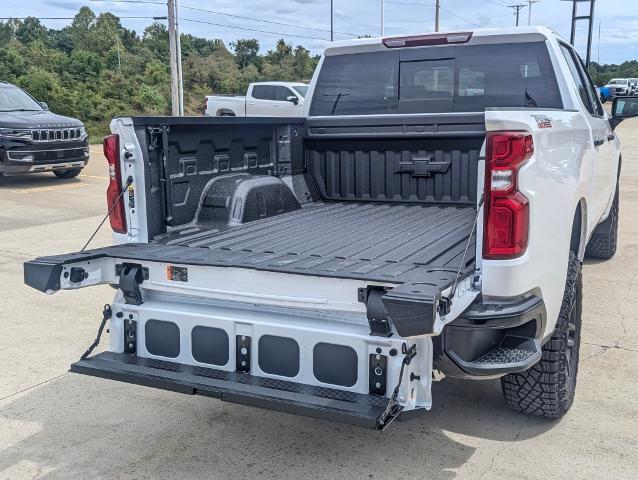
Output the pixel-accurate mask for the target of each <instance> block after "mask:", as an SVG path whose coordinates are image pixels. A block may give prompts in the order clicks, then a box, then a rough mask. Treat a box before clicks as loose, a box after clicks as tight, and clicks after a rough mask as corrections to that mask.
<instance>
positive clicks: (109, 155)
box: [102, 135, 126, 233]
mask: <svg viewBox="0 0 638 480" xmlns="http://www.w3.org/2000/svg"><path fill="white" fill-rule="evenodd" d="M102 146H103V148H104V156H105V157H106V161H107V162H108V163H109V186H108V188H107V189H106V206H107V208H108V211H109V220H110V222H111V228H112V229H113V231H114V232H117V233H126V217H125V216H124V202H123V201H122V198H121V197H122V173H121V171H120V137H119V135H108V136H106V137H104V142H103V144H102Z"/></svg>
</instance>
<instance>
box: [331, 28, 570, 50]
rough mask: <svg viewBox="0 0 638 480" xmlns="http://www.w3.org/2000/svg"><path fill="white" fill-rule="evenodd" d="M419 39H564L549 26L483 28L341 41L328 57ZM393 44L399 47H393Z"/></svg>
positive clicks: (459, 41)
mask: <svg viewBox="0 0 638 480" xmlns="http://www.w3.org/2000/svg"><path fill="white" fill-rule="evenodd" d="M446 37H448V38H449V40H446ZM419 39H422V40H426V41H427V40H430V41H432V40H433V41H434V42H433V43H430V45H461V44H468V45H478V44H485V43H508V42H535V41H544V40H552V39H556V40H562V37H560V35H558V34H557V33H556V32H554V31H553V30H552V29H550V28H548V27H508V28H479V29H475V30H464V31H449V32H421V33H414V34H406V35H392V36H386V37H376V38H357V39H353V40H340V41H337V42H333V43H331V44H330V45H329V46H328V47H326V49H325V52H324V54H325V55H326V56H330V55H344V54H348V53H361V52H374V51H379V50H386V49H388V48H401V47H410V46H412V45H409V44H408V45H405V44H404V45H401V42H402V41H404V40H419ZM437 40H439V42H438V43H435V42H436V41H437ZM393 42H394V43H395V45H392V43H393ZM388 45H391V46H388ZM414 46H416V45H414ZM424 46H425V45H424Z"/></svg>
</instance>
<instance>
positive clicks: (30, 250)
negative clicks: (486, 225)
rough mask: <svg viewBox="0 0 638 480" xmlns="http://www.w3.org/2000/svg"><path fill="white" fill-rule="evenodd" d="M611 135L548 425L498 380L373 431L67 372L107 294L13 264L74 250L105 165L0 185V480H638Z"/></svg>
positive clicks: (625, 208)
mask: <svg viewBox="0 0 638 480" xmlns="http://www.w3.org/2000/svg"><path fill="white" fill-rule="evenodd" d="M619 135H620V137H621V139H622V140H623V143H624V158H623V171H622V177H621V200H620V205H621V207H620V244H619V248H618V253H617V254H616V256H615V257H614V258H613V259H612V260H609V261H605V262H592V261H588V262H586V264H585V266H584V273H583V279H584V307H583V311H584V313H583V315H584V317H583V322H584V324H583V338H582V345H581V360H580V370H579V378H578V386H577V392H576V399H575V402H574V406H573V408H572V409H571V411H570V412H569V413H568V414H567V415H566V416H565V417H564V418H562V419H560V420H553V421H551V420H545V419H539V418H532V417H527V416H523V415H520V414H517V413H514V412H511V411H510V410H508V408H507V407H506V405H505V403H504V402H503V400H502V397H501V392H500V385H499V382H498V381H482V382H463V381H458V380H451V379H446V380H444V381H443V382H441V383H440V384H435V385H434V388H433V397H434V405H433V407H432V410H431V412H429V413H428V414H427V415H424V416H423V417H421V418H418V419H416V420H413V421H410V422H404V423H396V424H394V425H392V426H391V427H390V428H389V429H388V430H386V431H384V432H377V431H372V430H364V429H360V428H357V427H351V426H347V425H341V424H337V423H331V422H328V421H322V420H315V419H310V418H303V417H296V416H293V415H288V414H284V413H276V412H271V411H266V410H260V409H256V408H252V407H245V406H237V405H232V404H226V403H221V402H219V401H217V400H214V399H210V398H206V397H198V396H186V395H181V394H178V393H171V392H165V391H160V390H154V389H150V388H145V387H140V386H135V385H127V384H122V383H117V382H112V381H108V380H103V379H98V378H91V377H86V376H81V375H76V374H71V373H67V370H68V367H69V364H71V363H72V362H74V361H76V360H77V359H78V358H79V357H80V355H81V354H82V353H83V352H84V350H85V349H86V348H87V346H88V345H89V344H90V343H91V341H92V340H93V338H94V337H95V333H96V330H97V327H98V324H99V321H100V318H101V317H100V312H101V308H102V305H103V304H105V303H108V302H110V300H111V299H112V297H113V293H114V291H113V289H111V288H110V287H107V286H100V287H92V288H87V289H82V290H78V291H72V292H60V293H57V294H55V295H53V296H47V295H44V294H42V293H40V292H37V291H35V290H32V289H30V288H28V287H26V286H25V285H24V284H23V274H22V262H24V261H25V260H29V259H31V258H33V257H35V256H39V255H50V254H54V253H65V252H69V251H75V250H79V249H80V248H81V247H82V245H83V243H84V241H85V240H86V239H87V238H88V237H89V235H90V234H91V232H92V231H93V229H94V228H95V227H96V226H97V225H98V223H99V222H100V220H101V218H102V216H103V215H104V214H105V211H106V210H105V195H104V191H105V187H106V183H107V167H106V162H105V160H104V158H103V157H102V155H101V152H100V147H92V150H91V153H92V154H91V162H90V164H89V166H88V168H86V169H85V171H84V172H83V174H82V175H81V176H80V177H78V178H76V179H71V180H60V179H57V178H56V177H54V176H53V175H52V174H37V175H31V176H23V177H11V178H0V205H2V207H1V208H0V240H1V241H0V281H1V283H0V287H1V288H2V297H3V301H2V302H1V303H0V366H1V368H0V479H36V478H37V479H85V478H86V479H113V478H117V479H146V478H148V479H156V478H157V479H160V478H161V479H164V478H166V479H179V480H186V479H188V480H190V479H200V478H201V479H204V478H206V479H208V478H220V479H226V478H233V479H243V478H278V479H288V478H290V479H305V478H325V479H335V478H346V479H359V478H361V479H375V478H376V479H385V478H419V479H426V478H427V479H519V480H520V479H543V480H546V479H551V478H560V479H563V478H568V479H570V480H573V479H606V478H610V479H634V478H638V319H637V317H638V280H637V278H638V120H632V121H627V122H625V123H623V124H622V125H621V127H620V128H619ZM109 241H110V233H109V231H108V228H105V229H103V230H102V231H101V232H100V233H99V234H98V236H97V237H96V239H95V241H94V243H93V245H92V246H101V245H107V244H108V243H109Z"/></svg>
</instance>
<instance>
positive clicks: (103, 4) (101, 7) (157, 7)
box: [0, 0, 638, 63]
mask: <svg viewBox="0 0 638 480" xmlns="http://www.w3.org/2000/svg"><path fill="white" fill-rule="evenodd" d="M440 3H441V17H440V22H441V30H442V31H445V30H452V31H458V30H471V29H474V28H480V27H485V28H490V27H504V26H511V25H514V23H515V16H514V10H513V9H512V8H508V7H507V5H514V4H517V3H518V4H527V0H440ZM178 4H179V16H180V30H181V32H182V33H191V34H193V35H197V36H201V37H206V38H221V39H222V40H224V41H225V42H226V44H228V43H230V42H232V41H233V40H236V39H238V38H257V39H258V40H259V42H260V45H261V47H262V50H264V51H265V50H269V49H271V48H273V47H274V45H275V42H276V41H277V39H278V38H285V39H286V40H287V41H288V42H289V43H293V44H294V45H303V46H304V47H306V48H308V49H309V50H310V51H311V52H312V53H321V51H322V50H323V48H324V47H325V46H326V45H327V44H328V43H329V39H330V0H178ZM83 5H88V6H89V7H90V8H91V9H92V10H93V11H95V12H96V13H101V12H106V11H108V12H111V13H113V14H115V15H118V16H122V17H123V16H149V17H151V16H166V3H165V0H164V2H162V0H124V1H112V0H0V16H2V17H26V16H37V17H72V16H73V15H74V14H75V13H76V12H77V11H78V10H79V8H80V7H81V6H83ZM333 5H334V31H335V40H340V39H347V38H353V35H357V34H358V35H363V34H368V35H371V36H379V35H380V34H381V0H333ZM586 5H587V2H585V3H583V4H581V5H580V10H579V12H578V13H579V14H582V13H585V10H586V8H584V7H586ZM189 7H191V8H189ZM192 8H196V9H204V10H213V11H215V12H219V13H210V12H202V11H200V10H193V9H192ZM528 8H529V7H527V6H526V7H525V8H523V9H521V11H520V24H521V25H527V22H528ZM571 9H572V3H571V1H562V0H541V1H539V2H537V3H534V4H533V5H532V17H531V24H532V25H545V26H548V27H550V28H552V29H553V30H555V31H556V32H558V33H559V34H560V35H562V36H563V37H565V38H566V39H568V40H569V35H570V29H571ZM384 11H385V15H384V18H385V21H384V26H385V35H399V34H409V33H419V32H429V31H433V30H434V0H384ZM239 17H249V18H239ZM258 20H266V21H268V22H275V23H267V22H261V21H258ZM152 21H153V20H152V19H151V18H148V19H126V18H123V19H122V24H123V25H124V26H126V27H127V28H131V29H133V30H135V31H136V32H137V33H138V34H141V33H142V31H143V30H144V27H145V26H147V25H148V24H149V23H151V22H152ZM204 22H207V23H204ZM43 23H44V24H45V25H47V26H48V27H50V28H61V27H63V26H64V25H66V24H68V23H70V20H43ZM211 23H212V24H215V25H211ZM599 27H600V42H599V41H598V38H599V36H598V31H599ZM242 28H243V29H245V30H242ZM248 29H252V30H259V31H252V30H248ZM586 39H587V31H586V22H581V23H580V26H579V28H578V29H577V31H576V47H577V49H578V51H579V52H580V53H581V55H582V56H583V57H584V56H585V45H586ZM598 58H600V63H621V62H623V61H625V60H638V0H597V1H596V12H595V20H594V39H593V45H592V60H593V61H597V59H598Z"/></svg>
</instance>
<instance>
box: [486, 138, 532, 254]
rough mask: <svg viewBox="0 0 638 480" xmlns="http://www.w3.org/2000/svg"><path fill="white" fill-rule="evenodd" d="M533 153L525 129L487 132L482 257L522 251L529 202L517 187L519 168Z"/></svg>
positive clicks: (523, 250) (523, 251)
mask: <svg viewBox="0 0 638 480" xmlns="http://www.w3.org/2000/svg"><path fill="white" fill-rule="evenodd" d="M533 153H534V142H533V140H532V136H531V135H530V134H528V133H524V132H490V133H488V134H487V146H486V158H485V200H484V201H485V210H484V211H485V215H484V221H485V228H484V234H483V257H484V258H485V259H491V260H505V259H510V258H516V257H519V256H521V255H522V254H523V253H525V250H526V249H527V238H528V233H529V204H528V200H527V197H525V195H523V194H522V193H521V192H520V191H519V190H518V170H519V169H520V167H521V166H522V165H523V164H524V163H525V162H526V161H527V160H528V159H529V158H530V157H531V156H532V154H533Z"/></svg>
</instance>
